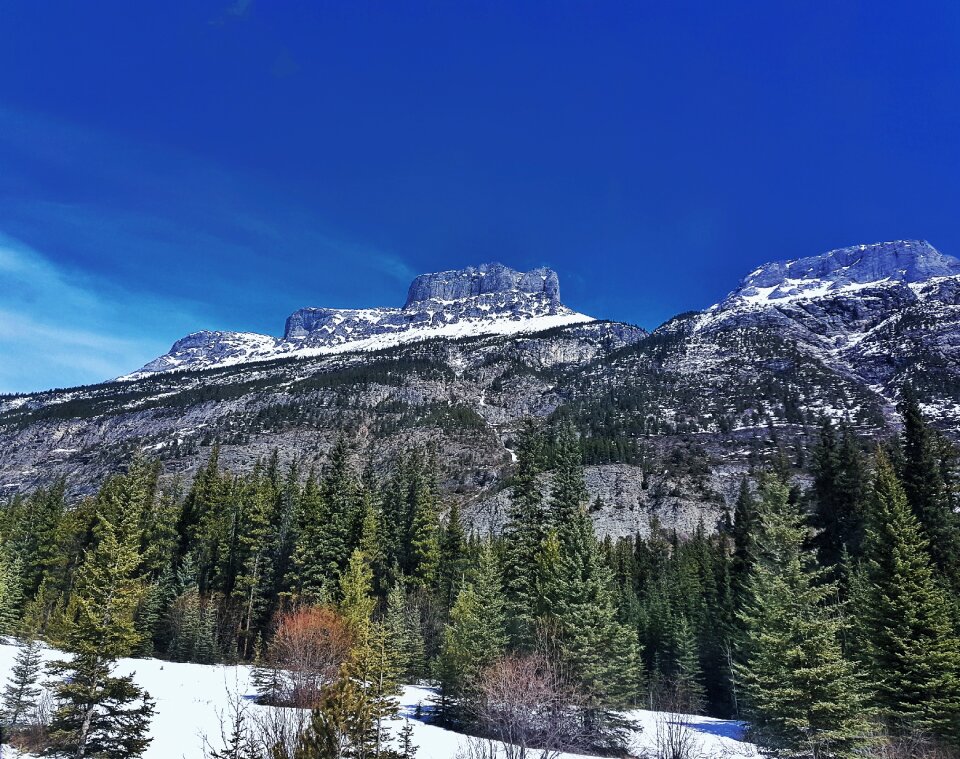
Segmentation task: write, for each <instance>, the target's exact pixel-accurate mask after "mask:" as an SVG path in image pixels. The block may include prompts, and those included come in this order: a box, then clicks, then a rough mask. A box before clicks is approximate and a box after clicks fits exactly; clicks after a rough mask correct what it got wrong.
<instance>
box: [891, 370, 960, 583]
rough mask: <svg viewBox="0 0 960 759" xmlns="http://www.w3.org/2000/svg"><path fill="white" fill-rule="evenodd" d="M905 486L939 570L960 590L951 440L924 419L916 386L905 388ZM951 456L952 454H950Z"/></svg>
mask: <svg viewBox="0 0 960 759" xmlns="http://www.w3.org/2000/svg"><path fill="white" fill-rule="evenodd" d="M899 410H900V413H901V415H902V416H903V427H904V428H903V448H902V457H903V461H902V463H903V476H902V480H903V489H904V492H905V493H906V497H907V503H909V504H910V508H911V509H912V510H913V513H914V515H915V516H916V518H917V520H918V521H919V523H920V527H921V530H922V531H923V534H924V535H925V536H926V539H927V542H928V545H929V552H930V555H931V558H932V559H933V563H934V566H935V568H936V569H937V571H938V572H939V573H940V575H941V576H942V577H943V578H944V580H945V581H946V582H947V585H948V587H949V588H950V589H951V590H952V592H953V593H954V594H955V595H956V594H960V515H958V514H957V512H956V509H955V507H956V504H955V503H954V500H953V499H952V498H951V492H950V488H949V487H948V481H947V479H946V478H945V476H944V474H945V469H949V468H948V467H947V468H945V467H944V466H943V459H944V454H945V453H947V449H949V448H950V447H952V446H951V444H950V443H949V442H948V441H947V440H945V439H944V438H943V437H942V436H941V435H940V434H939V433H938V432H937V431H936V430H934V429H932V428H931V427H930V426H929V425H928V424H927V422H926V420H924V418H923V414H922V413H921V411H920V404H919V401H918V400H917V397H916V395H915V393H914V392H913V390H912V389H911V388H910V387H909V386H907V387H905V388H904V392H903V398H902V401H901V403H900V407H899ZM947 455H948V456H949V454H947Z"/></svg>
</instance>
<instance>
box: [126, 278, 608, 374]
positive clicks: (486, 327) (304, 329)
mask: <svg viewBox="0 0 960 759" xmlns="http://www.w3.org/2000/svg"><path fill="white" fill-rule="evenodd" d="M591 321H594V319H593V318H592V317H590V316H586V315H585V314H581V313H578V312H576V311H573V310H571V309H569V308H567V307H566V306H564V305H563V304H562V303H561V302H560V286H559V282H558V279H557V275H556V273H555V272H553V271H551V270H550V269H534V270H532V271H529V272H518V271H514V270H513V269H510V268H508V267H506V266H503V265H502V264H484V265H482V266H480V267H476V268H474V267H469V268H467V269H461V270H455V271H446V272H437V273H434V274H422V275H420V276H419V277H417V278H416V279H415V280H414V281H413V283H412V284H411V285H410V289H409V292H408V295H407V301H406V303H405V305H404V306H403V308H364V309H345V308H302V309H299V310H298V311H295V312H294V313H293V314H291V315H290V317H289V318H288V319H287V321H286V325H285V329H284V335H283V337H282V338H276V337H272V336H270V335H261V334H257V333H252V332H219V331H202V332H195V333H193V334H191V335H187V336H186V337H184V338H182V339H181V340H178V341H177V342H176V343H174V344H173V347H172V348H171V349H170V351H169V352H168V353H166V354H164V355H163V356H160V357H159V358H156V359H154V360H153V361H151V362H149V363H148V364H146V365H145V366H144V367H142V368H141V369H140V370H138V371H136V372H132V373H130V374H127V375H124V376H122V377H118V379H119V380H121V381H125V380H135V379H140V378H142V377H146V376H149V375H152V374H157V373H160V372H170V371H177V370H196V369H210V368H215V367H224V366H232V365H235V364H241V363H248V362H253V361H269V360H273V359H278V358H296V357H307V356H317V355H325V354H330V353H343V352H353V351H374V350H382V349H384V348H390V347H394V346H396V345H401V344H403V343H408V342H415V341H421V340H429V339H433V338H451V339H455V338H462V337H474V336H481V335H511V334H517V333H532V332H541V331H543V330H547V329H552V328H553V327H559V326H566V325H570V324H583V323H586V322H591Z"/></svg>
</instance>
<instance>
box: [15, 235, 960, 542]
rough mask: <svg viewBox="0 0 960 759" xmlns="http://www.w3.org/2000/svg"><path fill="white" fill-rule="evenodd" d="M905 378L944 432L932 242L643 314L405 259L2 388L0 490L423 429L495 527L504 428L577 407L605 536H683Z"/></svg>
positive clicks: (308, 456) (355, 442)
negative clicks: (408, 275)
mask: <svg viewBox="0 0 960 759" xmlns="http://www.w3.org/2000/svg"><path fill="white" fill-rule="evenodd" d="M771 258H775V256H771ZM170 370H178V371H170ZM905 382H910V383H911V384H912V385H913V387H914V388H915V389H916V391H917V394H918V396H919V398H920V400H921V403H922V407H923V410H924V412H925V413H926V414H928V416H929V417H930V418H931V419H932V420H933V421H934V422H935V423H936V424H937V425H938V426H939V427H940V428H941V429H942V430H943V431H944V432H945V433H946V434H948V435H950V436H951V437H953V438H954V439H960V261H958V260H957V259H955V258H952V257H950V256H947V255H945V254H942V253H940V252H939V251H937V250H936V249H935V248H934V247H933V246H931V245H929V244H928V243H926V242H921V241H900V242H890V243H879V244H872V245H857V246H853V247H848V248H841V249H838V250H834V251H830V252H827V253H824V254H821V255H818V256H811V257H807V258H801V259H798V260H794V261H782V262H777V263H770V264H766V265H764V266H761V267H759V268H758V269H756V270H755V271H754V272H751V273H750V274H748V275H747V276H746V277H745V278H744V280H743V281H742V282H741V283H740V285H739V286H737V287H735V288H734V289H733V290H732V292H731V293H730V295H729V296H727V297H726V298H725V299H723V300H722V301H721V302H720V303H718V304H716V305H714V306H711V307H710V308H707V309H705V310H703V311H699V312H689V313H685V314H682V315H679V316H677V317H675V318H673V319H671V320H669V321H668V322H666V323H665V324H663V325H661V326H660V327H658V328H657V329H656V330H654V331H653V332H652V333H648V332H646V331H645V330H643V329H641V328H639V327H635V326H631V325H629V324H623V323H617V322H605V321H596V320H593V319H591V318H590V317H587V316H584V315H583V314H580V313H577V312H575V311H572V310H570V309H568V308H566V307H565V306H564V305H563V304H562V302H561V301H560V296H559V285H558V281H557V275H556V274H555V273H554V272H552V271H550V270H549V269H535V270H533V271H530V272H518V271H514V270H512V269H509V268H507V267H505V266H502V265H499V264H489V265H485V266H479V267H476V268H468V269H462V270H457V271H448V272H439V273H434V274H424V275H422V276H420V277H417V278H416V279H415V280H414V282H413V283H412V284H411V286H410V289H409V293H408V296H407V299H406V302H405V303H404V305H403V306H402V307H400V308H375V309H353V310H350V309H322V308H308V309H301V310H299V311H297V312H296V313H294V314H293V315H291V317H290V318H289V319H288V320H287V325H286V330H285V332H284V335H283V337H272V336H268V335H256V334H251V333H231V332H201V333H197V334H194V335H190V336H188V337H186V338H183V339H182V340H179V341H178V342H177V343H176V344H175V345H174V347H173V349H172V350H171V351H170V353H168V354H167V355H166V356H163V357H161V358H160V359H157V360H156V361H154V362H151V363H150V364H148V365H147V366H146V367H144V369H143V370H141V372H138V373H134V374H132V375H129V376H128V377H127V378H126V379H125V381H122V382H112V383H105V384H103V385H97V386H92V387H84V388H74V389H70V390H63V391H49V392H43V393H34V394H30V395H21V396H8V397H0V489H2V490H0V492H5V493H14V492H23V491H29V490H31V489H33V488H36V487H37V486H39V485H43V484H44V483H48V482H50V481H51V480H53V479H54V478H57V477H61V476H62V477H64V478H66V481H67V483H68V488H70V489H71V492H74V493H77V494H79V493H83V492H89V490H90V489H91V488H92V487H94V486H96V484H97V483H99V482H101V481H102V480H103V479H104V478H105V477H106V476H107V475H109V474H110V473H111V472H113V471H116V469H118V468H120V467H122V466H124V465H125V462H127V461H128V460H129V457H130V455H131V453H132V452H133V451H144V452H146V453H147V454H148V455H150V456H153V457H156V458H159V459H160V460H161V462H162V464H163V467H164V470H165V472H167V474H168V475H170V476H180V477H184V478H189V477H191V476H192V474H193V473H194V472H195V471H196V469H197V467H198V466H199V465H200V464H201V463H202V462H203V461H205V460H206V458H207V456H208V455H209V451H210V447H211V446H212V445H213V444H214V443H215V442H217V443H219V444H220V446H221V453H220V455H221V462H222V463H223V464H224V465H225V466H227V467H229V468H231V469H234V470H239V471H242V470H244V469H247V468H250V467H252V466H254V464H255V462H256V461H258V460H263V459H265V458H267V457H269V456H270V455H271V454H272V452H273V451H277V452H278V455H279V457H280V459H281V460H283V461H287V462H289V461H297V462H299V463H300V464H301V471H309V469H310V467H311V466H315V465H322V463H323V461H324V460H325V457H326V454H327V452H328V451H329V449H330V446H331V445H332V444H333V442H334V441H335V440H336V438H337V437H338V436H339V435H341V434H346V435H347V437H348V438H349V439H350V441H351V445H352V446H353V450H354V455H355V456H356V457H357V458H358V463H359V464H362V465H363V466H369V467H371V468H372V469H373V470H377V469H378V468H383V467H387V466H389V462H390V461H391V460H392V459H393V457H394V456H395V455H396V454H397V452H399V451H403V450H409V448H410V446H412V445H430V446H434V447H436V448H437V449H438V450H439V451H440V452H441V453H442V455H441V456H440V457H439V459H440V461H441V462H442V464H443V467H444V472H443V482H442V485H443V488H444V492H445V494H446V498H447V499H448V500H449V501H457V502H458V503H459V504H460V505H461V506H462V508H463V513H464V514H465V518H466V519H467V520H468V521H469V522H470V523H471V524H473V525H474V526H475V527H477V528H483V529H486V528H493V529H496V528H497V526H498V525H499V524H500V523H501V522H502V519H503V516H504V509H505V507H506V503H507V499H506V490H507V487H508V483H509V482H510V477H511V475H512V472H513V467H514V462H515V458H514V448H515V445H516V442H515V440H516V433H517V430H518V428H519V427H520V425H521V424H523V423H524V421H525V420H528V419H533V420H535V422H536V423H537V424H540V425H543V426H547V427H549V426H550V425H553V424H556V423H559V421H560V420H565V419H570V420H572V421H573V422H574V423H575V424H576V426H577V428H578V429H579V431H580V434H581V436H582V442H583V447H584V459H585V464H586V465H587V466H586V485H587V488H588V490H589V492H590V497H591V501H594V499H596V498H599V499H600V501H599V502H602V504H603V505H602V507H598V508H597V509H596V510H594V511H593V512H592V516H593V518H594V520H595V523H596V525H597V527H598V529H599V530H600V531H601V533H604V534H610V535H630V534H637V533H641V534H642V533H644V532H646V531H647V530H648V529H649V526H650V524H651V523H652V520H656V521H658V522H659V523H660V524H662V525H664V526H666V527H668V528H671V527H672V528H676V529H678V530H680V531H681V532H690V531H693V530H695V529H696V528H697V526H698V525H699V524H700V523H703V524H704V525H705V527H706V528H707V529H710V528H712V527H713V526H715V525H716V524H717V521H718V520H719V519H720V518H721V517H722V515H723V513H724V510H725V509H727V508H729V507H730V505H731V503H732V500H733V499H734V498H735V494H736V491H737V488H738V487H739V483H740V480H741V477H742V476H743V474H744V472H747V471H749V470H751V469H752V468H754V467H756V465H757V462H758V461H762V460H764V458H765V457H770V456H773V455H777V456H780V457H781V458H782V459H786V460H795V461H800V460H801V459H802V458H803V456H804V455H806V454H805V452H806V451H808V450H809V448H810V445H811V444H812V441H813V440H814V439H815V437H816V435H817V429H818V425H819V422H820V420H821V418H822V417H829V418H832V419H834V420H837V421H842V422H844V423H845V424H848V425H849V426H850V427H852V428H853V429H855V430H856V431H857V432H858V433H859V434H861V435H862V436H865V437H868V438H869V437H882V436H885V435H889V434H890V433H891V431H892V430H894V429H895V428H896V427H897V425H898V424H899V418H898V415H897V412H896V404H897V401H898V399H899V397H900V392H901V388H902V387H903V385H904V383H905ZM544 487H545V488H546V487H547V482H544ZM599 502H598V503H599Z"/></svg>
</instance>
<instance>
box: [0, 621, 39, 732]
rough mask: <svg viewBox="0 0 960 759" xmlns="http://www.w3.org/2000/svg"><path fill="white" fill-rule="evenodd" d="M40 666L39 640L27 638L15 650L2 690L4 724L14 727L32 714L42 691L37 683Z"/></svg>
mask: <svg viewBox="0 0 960 759" xmlns="http://www.w3.org/2000/svg"><path fill="white" fill-rule="evenodd" d="M41 668H42V660H41V657H40V641H39V640H38V639H37V638H29V639H28V640H26V641H24V642H23V643H22V644H21V646H20V650H19V651H17V657H16V659H14V663H13V668H12V669H11V670H10V678H9V679H8V680H7V687H6V688H5V689H4V691H3V722H4V724H6V725H10V726H14V727H16V726H18V725H21V724H23V723H25V722H26V721H27V720H28V719H30V717H31V716H32V715H33V713H34V710H35V709H36V707H37V704H38V700H39V698H40V694H41V692H42V691H41V689H40V687H39V685H38V681H39V679H40V671H41Z"/></svg>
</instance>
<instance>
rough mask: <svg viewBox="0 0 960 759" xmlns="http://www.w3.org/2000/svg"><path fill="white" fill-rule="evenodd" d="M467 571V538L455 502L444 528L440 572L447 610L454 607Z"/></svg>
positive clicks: (441, 587)
mask: <svg viewBox="0 0 960 759" xmlns="http://www.w3.org/2000/svg"><path fill="white" fill-rule="evenodd" d="M466 570H467V556H466V537H465V535H464V532H463V523H462V522H461V521H460V507H459V506H458V505H457V504H456V503H455V502H454V504H453V505H452V506H451V507H450V513H449V515H448V516H447V523H446V525H445V526H444V528H443V536H442V538H441V542H440V565H439V570H438V573H439V593H440V599H441V601H442V602H443V604H444V605H445V606H446V607H447V608H449V607H450V606H452V605H453V602H454V600H455V599H456V597H457V592H458V591H459V590H460V585H461V584H462V582H463V576H464V574H465V573H466Z"/></svg>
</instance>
